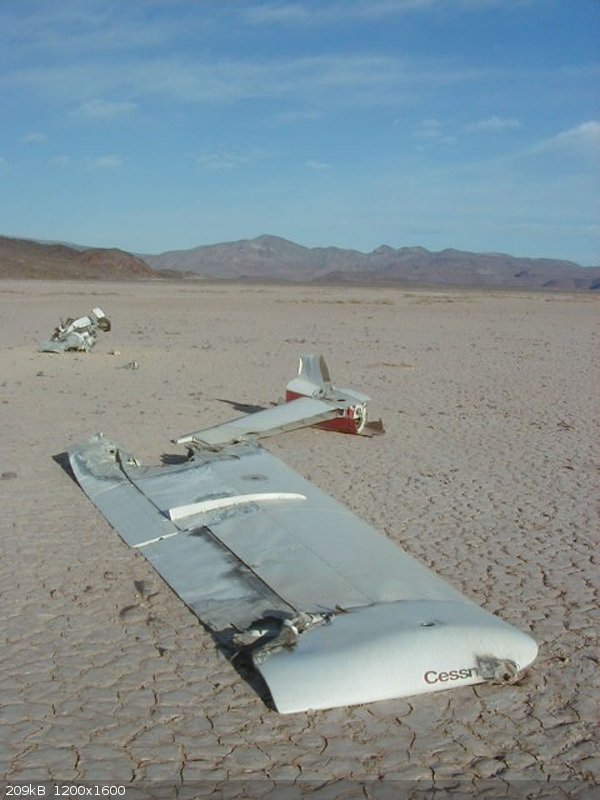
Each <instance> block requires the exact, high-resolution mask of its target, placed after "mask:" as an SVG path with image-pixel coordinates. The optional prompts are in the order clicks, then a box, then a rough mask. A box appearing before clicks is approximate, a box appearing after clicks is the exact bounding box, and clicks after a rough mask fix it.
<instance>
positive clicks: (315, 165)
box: [304, 160, 333, 172]
mask: <svg viewBox="0 0 600 800" xmlns="http://www.w3.org/2000/svg"><path fill="white" fill-rule="evenodd" d="M304 166H305V167H308V168H309V169H312V170H315V171H316V172H327V171H328V170H330V169H333V167H332V165H331V164H328V163H327V162H326V161H312V160H309V161H305V162H304Z"/></svg>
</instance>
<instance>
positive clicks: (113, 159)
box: [87, 154, 123, 169]
mask: <svg viewBox="0 0 600 800" xmlns="http://www.w3.org/2000/svg"><path fill="white" fill-rule="evenodd" d="M122 163H123V161H122V159H121V157H120V156H117V155H114V154H113V155H107V156H96V157H95V158H89V159H88V160H87V168H88V169H114V168H115V167H120V166H121V164H122Z"/></svg>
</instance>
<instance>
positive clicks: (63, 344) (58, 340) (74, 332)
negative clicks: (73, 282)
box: [38, 308, 111, 353]
mask: <svg viewBox="0 0 600 800" xmlns="http://www.w3.org/2000/svg"><path fill="white" fill-rule="evenodd" d="M110 329H111V323H110V320H109V318H108V317H107V316H106V314H105V313H104V311H102V309H101V308H93V309H92V310H91V311H90V313H89V314H87V315H86V316H85V317H78V318H77V319H72V318H71V317H69V318H68V319H66V320H64V321H63V320H61V321H60V325H57V327H56V328H55V329H54V333H53V334H52V336H51V337H50V339H49V340H48V341H47V342H42V344H41V345H40V346H39V348H38V352H39V353H66V352H67V351H69V350H74V351H78V352H84V353H89V352H90V350H92V349H93V347H94V346H95V344H96V339H97V333H98V330H101V331H104V332H105V333H108V331H109V330H110Z"/></svg>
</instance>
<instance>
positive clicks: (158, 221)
mask: <svg viewBox="0 0 600 800" xmlns="http://www.w3.org/2000/svg"><path fill="white" fill-rule="evenodd" d="M598 41H600V2H599V0H127V2H117V1H116V0H114V1H112V2H111V0H4V2H2V3H0V65H1V66H0V109H1V114H2V125H1V126H0V233H2V234H4V235H9V236H22V237H26V238H37V239H52V240H62V241H70V242H75V243H82V244H89V245H96V246H117V247H122V248H124V249H126V250H132V251H135V252H146V253H157V252H161V251H164V250H168V249H184V248H188V247H194V246H196V245H199V244H209V243H214V242H222V241H231V240H235V239H242V238H251V237H254V236H258V235H259V234H262V233H272V234H275V235H279V236H283V237H285V238H288V239H292V240H293V241H296V242H298V243H299V244H304V245H307V246H320V245H337V246H340V247H350V248H356V249H358V250H362V251H370V250H372V249H374V248H375V247H377V246H379V245H380V244H389V245H391V246H393V247H401V246H409V245H423V246H425V247H428V248H429V249H432V250H440V249H443V248H445V247H455V248H460V249H467V250H478V251H480V250H481V251H501V252H508V253H512V254H514V255H526V256H550V257H559V258H566V259H570V260H573V261H576V262H578V263H581V264H585V265H590V264H596V265H598V264H600V213H599V212H600V203H599V201H598V200H599V194H600V191H599V190H600V181H599V166H600V108H599V89H598V87H599V86H600V53H599V46H598V44H597V42H598Z"/></svg>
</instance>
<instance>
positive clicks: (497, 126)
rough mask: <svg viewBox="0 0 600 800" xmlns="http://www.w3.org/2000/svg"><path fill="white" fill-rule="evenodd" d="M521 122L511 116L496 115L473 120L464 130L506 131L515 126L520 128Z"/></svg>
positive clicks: (475, 131) (472, 131) (473, 131)
mask: <svg viewBox="0 0 600 800" xmlns="http://www.w3.org/2000/svg"><path fill="white" fill-rule="evenodd" d="M520 127H521V123H520V122H519V120H518V119H514V118H513V117H498V116H496V115H494V116H491V117H487V118H486V119H480V120H478V121H477V122H473V123H472V124H471V125H467V127H466V130H467V131H469V132H470V133H477V132H478V131H491V132H497V131H507V130H514V129H515V128H520Z"/></svg>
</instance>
